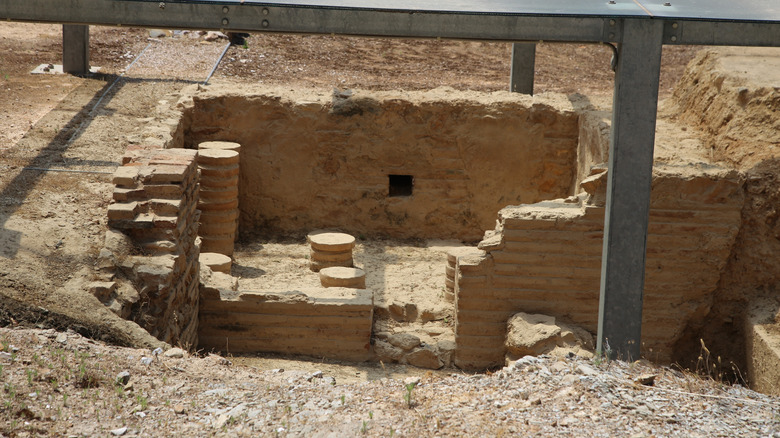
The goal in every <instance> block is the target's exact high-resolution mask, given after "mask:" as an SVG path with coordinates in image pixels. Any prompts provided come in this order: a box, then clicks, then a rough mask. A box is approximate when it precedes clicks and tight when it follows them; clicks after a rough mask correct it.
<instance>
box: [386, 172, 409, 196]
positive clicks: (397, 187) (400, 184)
mask: <svg viewBox="0 0 780 438" xmlns="http://www.w3.org/2000/svg"><path fill="white" fill-rule="evenodd" d="M387 176H388V179H389V180H390V185H389V186H390V190H389V192H388V193H389V196H391V197H392V196H412V186H414V178H413V177H412V175H387Z"/></svg>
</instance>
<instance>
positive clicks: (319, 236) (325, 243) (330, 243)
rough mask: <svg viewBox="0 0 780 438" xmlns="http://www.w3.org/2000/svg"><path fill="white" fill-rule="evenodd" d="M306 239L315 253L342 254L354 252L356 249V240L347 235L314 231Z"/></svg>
mask: <svg viewBox="0 0 780 438" xmlns="http://www.w3.org/2000/svg"><path fill="white" fill-rule="evenodd" d="M306 239H307V240H308V241H309V244H311V248H312V249H313V250H315V251H325V252H338V253H341V252H344V251H352V248H354V247H355V238H354V237H353V236H350V235H349V234H346V233H334V232H328V231H313V232H311V233H309V234H308V235H307V236H306Z"/></svg>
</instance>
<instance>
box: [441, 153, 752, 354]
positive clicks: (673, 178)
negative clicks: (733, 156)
mask: <svg viewBox="0 0 780 438" xmlns="http://www.w3.org/2000/svg"><path fill="white" fill-rule="evenodd" d="M693 173H694V174H689V175H681V174H679V173H676V170H675V169H665V168H664V167H663V166H661V167H657V169H656V171H655V173H654V178H653V191H652V196H651V210H650V225H649V230H648V233H649V235H648V242H647V263H646V272H645V291H644V314H643V320H642V341H643V345H642V354H644V355H646V356H647V357H650V358H652V359H654V360H660V361H668V360H669V359H670V356H671V354H672V349H673V346H674V343H675V341H676V340H677V339H678V338H679V337H680V336H681V334H682V332H683V331H684V330H685V328H686V325H687V323H688V321H690V320H696V319H700V318H701V317H702V316H703V315H706V313H707V312H708V311H709V306H710V305H711V303H712V296H713V292H714V291H715V289H716V287H717V285H718V280H719V279H720V273H721V271H722V270H723V268H724V266H725V264H726V261H727V259H728V257H729V254H730V250H731V247H732V245H733V243H734V240H735V238H736V235H737V232H738V229H739V226H740V215H741V207H742V203H743V200H744V194H743V191H742V187H741V184H742V183H741V180H740V178H739V176H738V174H737V173H736V172H727V171H722V170H718V169H714V168H710V169H702V170H696V171H695V172H693ZM603 188H604V186H603V185H602V186H601V188H600V190H603ZM598 195H599V194H598V193H591V194H583V195H581V196H580V197H577V198H570V199H567V200H556V201H547V202H541V203H537V204H533V205H523V206H512V207H507V208H504V209H502V210H501V211H500V212H499V215H498V224H497V227H496V230H495V231H493V232H489V233H487V236H486V239H484V240H483V241H482V242H481V243H480V248H482V249H483V250H485V254H484V255H483V256H479V257H474V256H472V257H466V258H462V259H459V260H458V263H457V283H456V298H455V299H456V308H457V312H456V343H457V351H456V358H455V363H456V364H457V365H458V366H459V367H462V368H467V369H478V368H486V367H491V366H496V365H501V364H503V361H504V339H505V336H506V321H507V319H508V318H509V316H511V315H512V314H514V313H517V312H521V311H522V312H527V313H542V314H546V315H551V316H555V317H556V318H561V319H563V320H565V321H568V322H572V323H575V324H578V325H580V326H582V327H583V328H585V329H587V330H588V331H590V332H592V333H595V332H596V329H597V323H598V302H599V282H600V275H601V269H600V268H601V251H602V238H603V223H604V207H603V206H601V205H594V204H590V203H588V202H587V201H588V199H589V198H592V199H602V198H603V194H601V195H600V196H598Z"/></svg>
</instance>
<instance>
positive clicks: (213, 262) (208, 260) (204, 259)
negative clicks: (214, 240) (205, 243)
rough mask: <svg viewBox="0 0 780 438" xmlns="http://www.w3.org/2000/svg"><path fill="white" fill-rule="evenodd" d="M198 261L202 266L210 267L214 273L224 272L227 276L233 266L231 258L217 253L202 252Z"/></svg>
mask: <svg viewBox="0 0 780 438" xmlns="http://www.w3.org/2000/svg"><path fill="white" fill-rule="evenodd" d="M198 261H199V262H200V264H201V265H206V266H208V267H209V268H211V270H212V271H214V272H223V273H225V274H230V268H231V266H232V265H233V260H232V259H231V258H230V257H228V256H226V255H224V254H219V253H215V252H201V253H200V256H199V257H198Z"/></svg>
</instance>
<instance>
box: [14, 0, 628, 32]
mask: <svg viewBox="0 0 780 438" xmlns="http://www.w3.org/2000/svg"><path fill="white" fill-rule="evenodd" d="M323 3H327V2H323ZM0 20H15V21H33V22H51V23H67V24H93V25H108V26H119V25H121V26H137V27H150V28H159V29H166V28H167V29H203V30H207V29H208V30H224V31H242V32H284V33H304V34H307V33H310V34H338V35H356V36H386V37H415V38H454V39H468V40H497V41H511V42H515V41H539V40H542V39H544V40H549V41H572V42H577V41H581V42H600V41H612V42H617V41H619V38H620V35H619V34H618V33H616V32H614V31H613V30H610V26H609V21H610V20H609V19H608V18H605V17H594V16H543V15H523V14H491V13H488V12H486V13H479V14H477V13H453V12H435V11H433V12H431V11H407V10H391V9H382V10H378V9H368V8H334V7H327V6H305V5H294V4H287V5H281V4H279V5H276V4H266V5H263V4H257V3H249V2H247V3H229V4H226V3H222V4H220V3H219V2H157V1H155V2H146V1H119V0H68V1H67V2H65V1H62V0H4V1H0Z"/></svg>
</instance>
